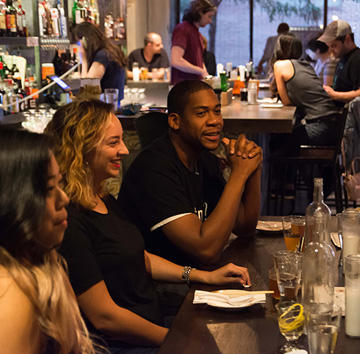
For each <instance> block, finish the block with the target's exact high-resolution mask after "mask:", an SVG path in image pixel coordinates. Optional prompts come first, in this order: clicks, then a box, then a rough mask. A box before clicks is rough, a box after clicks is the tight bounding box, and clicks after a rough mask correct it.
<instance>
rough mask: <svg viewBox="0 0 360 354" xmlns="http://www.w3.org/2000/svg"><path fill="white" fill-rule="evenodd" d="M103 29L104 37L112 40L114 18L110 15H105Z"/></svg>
mask: <svg viewBox="0 0 360 354" xmlns="http://www.w3.org/2000/svg"><path fill="white" fill-rule="evenodd" d="M104 27H105V36H106V37H107V38H114V18H113V16H112V14H107V15H106V16H105V22H104Z"/></svg>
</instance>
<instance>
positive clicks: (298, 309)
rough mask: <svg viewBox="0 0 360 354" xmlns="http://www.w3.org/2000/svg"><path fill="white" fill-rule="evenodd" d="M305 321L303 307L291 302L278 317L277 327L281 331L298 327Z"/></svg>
mask: <svg viewBox="0 0 360 354" xmlns="http://www.w3.org/2000/svg"><path fill="white" fill-rule="evenodd" d="M304 321H305V316H304V308H303V306H302V305H301V304H298V303H296V304H293V305H291V306H290V307H289V308H287V309H286V311H285V312H284V313H283V314H281V316H280V317H279V327H280V330H281V331H282V332H291V331H294V330H296V329H298V328H299V327H300V326H301V325H303V323H304Z"/></svg>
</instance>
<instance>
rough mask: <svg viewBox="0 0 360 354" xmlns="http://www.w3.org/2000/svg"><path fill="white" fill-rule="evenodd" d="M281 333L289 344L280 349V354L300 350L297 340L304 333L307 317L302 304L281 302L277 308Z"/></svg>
mask: <svg viewBox="0 0 360 354" xmlns="http://www.w3.org/2000/svg"><path fill="white" fill-rule="evenodd" d="M275 308H276V311H277V313H278V324H279V329H280V333H281V334H282V335H283V336H284V337H285V339H286V340H287V343H286V344H284V345H283V346H282V347H281V348H280V349H279V352H280V353H289V352H292V351H295V350H297V349H299V348H298V346H297V342H296V341H297V339H298V338H299V337H300V336H301V335H302V334H303V332H304V324H305V316H304V309H303V307H302V305H301V304H299V303H297V302H296V301H281V302H279V303H278V304H277V305H276V306H275Z"/></svg>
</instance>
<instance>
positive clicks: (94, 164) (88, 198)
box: [47, 100, 250, 354]
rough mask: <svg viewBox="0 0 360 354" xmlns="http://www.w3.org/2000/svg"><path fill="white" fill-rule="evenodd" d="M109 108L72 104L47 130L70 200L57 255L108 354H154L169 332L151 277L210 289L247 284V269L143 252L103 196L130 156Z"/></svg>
mask: <svg viewBox="0 0 360 354" xmlns="http://www.w3.org/2000/svg"><path fill="white" fill-rule="evenodd" d="M111 109H112V106H111V105H108V104H105V103H103V102H100V101H94V100H91V101H77V102H72V103H70V104H69V105H66V106H64V107H63V108H61V109H60V110H59V111H57V112H56V113H55V115H54V118H53V120H52V121H51V122H50V124H49V126H48V127H47V132H48V133H50V134H51V135H52V136H54V137H55V139H57V142H56V157H57V159H58V162H59V165H60V170H61V172H62V173H63V174H64V177H65V180H66V187H65V191H66V192H67V193H68V195H69V197H70V201H71V203H70V206H69V208H68V212H69V227H68V229H67V231H66V234H65V237H64V242H63V244H62V247H61V249H60V252H62V254H63V255H64V257H65V258H66V260H67V261H68V264H69V275H70V281H71V284H72V286H73V288H74V291H75V294H76V296H77V299H78V302H79V305H80V308H81V310H82V312H83V314H84V315H85V317H86V318H87V320H88V322H89V326H91V327H89V328H91V329H92V330H93V331H94V332H95V333H97V334H98V335H102V336H103V338H104V339H105V340H106V341H107V343H108V345H109V349H110V351H111V353H116V354H118V353H137V354H139V353H155V352H156V351H157V347H159V346H160V345H161V344H162V342H163V341H164V339H165V337H166V335H167V332H168V329H167V328H165V327H164V326H163V318H162V314H161V311H160V308H159V303H158V298H157V295H156V292H155V288H154V284H153V281H152V278H153V279H155V280H160V281H167V282H174V283H181V282H184V279H185V280H188V281H195V282H203V283H208V284H227V283H239V284H249V283H250V279H249V274H248V271H247V269H246V268H242V267H238V266H236V265H234V264H228V265H227V266H225V267H223V268H220V269H218V270H216V271H213V272H205V271H200V270H195V269H191V268H190V267H185V268H184V267H181V266H178V265H176V264H174V263H171V262H168V261H166V260H165V259H163V258H160V257H157V256H154V255H152V254H150V253H148V252H146V251H144V241H143V238H142V236H141V234H140V232H139V231H138V229H137V228H136V227H135V226H134V225H133V224H132V223H131V222H129V221H128V220H127V218H126V216H125V214H124V212H123V210H122V207H119V204H118V203H117V201H116V200H115V199H114V198H113V197H111V196H110V195H106V193H104V191H103V185H104V182H105V181H106V179H108V178H110V177H115V176H117V174H118V173H119V168H120V164H121V159H122V157H123V156H124V155H126V154H128V150H127V148H126V146H125V145H124V142H123V140H122V134H123V131H122V127H121V124H120V121H119V120H118V119H117V118H116V117H115V116H114V114H113V113H112V110H111ZM124 207H125V208H126V206H124ZM183 276H184V278H183Z"/></svg>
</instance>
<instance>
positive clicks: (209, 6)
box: [182, 0, 216, 23]
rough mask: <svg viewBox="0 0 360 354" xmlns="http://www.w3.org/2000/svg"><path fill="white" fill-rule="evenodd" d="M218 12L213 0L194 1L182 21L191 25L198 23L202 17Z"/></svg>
mask: <svg viewBox="0 0 360 354" xmlns="http://www.w3.org/2000/svg"><path fill="white" fill-rule="evenodd" d="M214 10H216V6H215V5H214V4H213V3H212V1H211V0H193V1H191V3H190V7H189V8H187V9H186V10H185V11H184V15H183V18H182V20H183V21H188V22H190V23H194V22H198V21H199V20H200V19H201V15H203V14H205V13H207V12H210V11H214Z"/></svg>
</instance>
